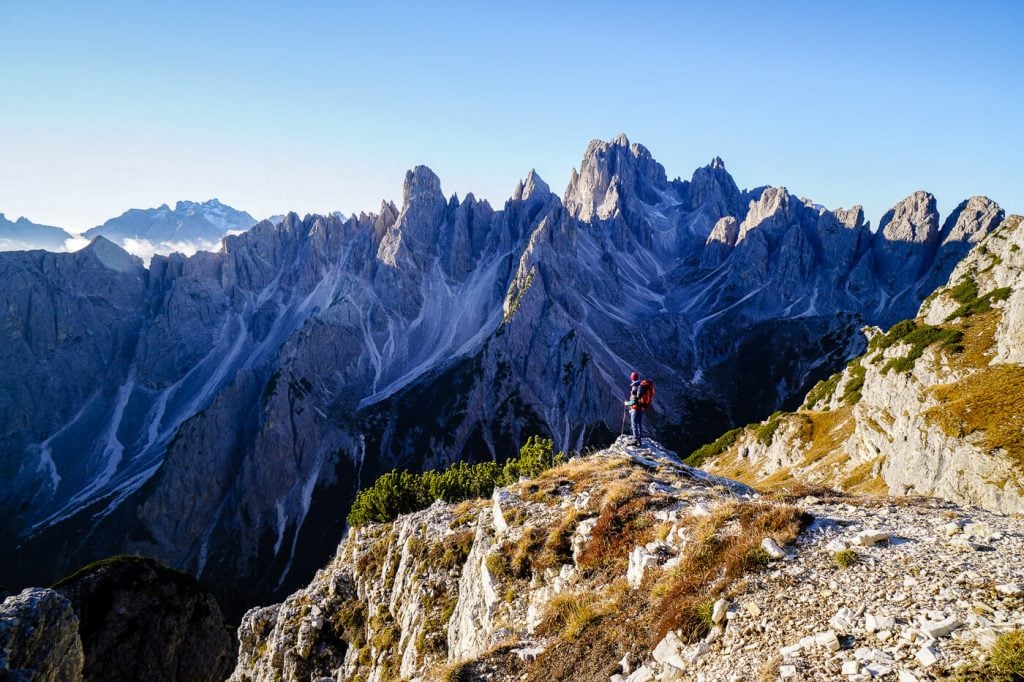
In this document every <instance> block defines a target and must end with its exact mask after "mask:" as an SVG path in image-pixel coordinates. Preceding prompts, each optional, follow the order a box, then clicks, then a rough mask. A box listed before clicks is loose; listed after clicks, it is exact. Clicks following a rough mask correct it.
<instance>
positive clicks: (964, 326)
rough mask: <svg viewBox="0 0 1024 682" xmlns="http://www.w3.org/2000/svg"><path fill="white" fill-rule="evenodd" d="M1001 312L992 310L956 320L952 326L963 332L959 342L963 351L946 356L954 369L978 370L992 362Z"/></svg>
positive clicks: (995, 309) (996, 309)
mask: <svg viewBox="0 0 1024 682" xmlns="http://www.w3.org/2000/svg"><path fill="white" fill-rule="evenodd" d="M1002 316H1003V312H1002V310H999V309H998V308H994V309H992V310H989V311H987V312H984V313H978V314H976V315H971V316H970V317H964V318H958V319H957V320H955V323H954V326H955V327H956V328H957V329H959V330H960V331H962V332H963V335H964V338H963V340H962V341H961V342H960V345H961V346H963V351H961V352H960V353H954V354H947V357H948V358H949V361H950V362H951V363H952V364H953V365H954V366H956V367H969V368H975V369H980V368H982V367H987V366H988V363H989V362H990V361H991V360H992V352H991V351H992V345H993V344H994V343H995V336H996V327H997V326H998V325H999V320H1000V319H1001V318H1002Z"/></svg>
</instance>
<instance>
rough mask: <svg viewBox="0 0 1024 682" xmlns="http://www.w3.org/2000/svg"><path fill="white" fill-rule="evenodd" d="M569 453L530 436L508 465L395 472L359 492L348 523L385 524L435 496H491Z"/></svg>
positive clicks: (448, 499) (449, 499)
mask: <svg viewBox="0 0 1024 682" xmlns="http://www.w3.org/2000/svg"><path fill="white" fill-rule="evenodd" d="M564 459H565V456H564V454H562V453H559V454H557V455H556V454H555V453H554V443H553V442H552V441H551V440H550V439H543V438H540V437H536V436H535V437H533V438H530V439H529V440H528V441H527V442H526V444H525V445H523V447H522V448H521V449H520V450H519V456H518V457H514V458H512V459H510V460H508V461H507V462H505V463H504V464H498V463H497V462H481V463H479V464H467V463H465V462H459V463H458V464H455V465H453V466H451V467H449V468H447V469H445V470H443V471H425V472H423V473H421V474H416V473H412V472H410V471H405V470H403V471H398V470H395V471H390V472H388V473H386V474H384V475H383V476H381V477H380V478H378V479H377V481H376V482H375V483H374V484H373V485H372V486H370V487H369V488H364V489H363V490H361V491H359V493H358V494H357V495H356V499H355V501H354V502H353V503H352V510H351V511H350V512H349V515H348V523H349V525H350V526H352V527H356V526H362V525H365V524H367V523H386V522H388V521H393V520H394V519H396V518H397V517H398V516H399V515H401V514H408V513H411V512H414V511H419V510H420V509H426V508H427V507H429V506H430V505H431V504H433V503H434V502H435V501H436V500H444V501H445V502H459V501H462V500H468V499H473V498H480V497H488V496H489V495H490V494H491V493H493V492H494V489H495V488H498V487H501V486H505V485H509V484H511V483H515V482H516V481H518V480H519V477H520V476H526V477H532V476H537V475H539V474H540V473H542V472H543V471H545V470H546V469H550V468H551V467H553V466H555V465H557V464H560V463H561V462H563V461H564Z"/></svg>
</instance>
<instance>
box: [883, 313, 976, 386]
mask: <svg viewBox="0 0 1024 682" xmlns="http://www.w3.org/2000/svg"><path fill="white" fill-rule="evenodd" d="M962 340H963V332H961V331H960V330H957V329H947V328H944V327H936V326H932V325H928V324H918V323H917V322H915V321H914V320H903V321H902V322H897V323H896V324H894V325H893V326H892V328H891V329H889V331H888V332H886V333H885V334H879V335H878V336H876V337H875V338H873V339H871V343H870V344H868V350H869V351H881V350H885V349H887V348H891V347H892V346H895V345H896V344H905V345H907V346H909V347H910V348H909V350H908V351H907V353H906V354H905V355H903V356H901V357H895V358H889V359H888V360H886V362H885V364H884V365H883V366H882V374H888V373H889V372H890V371H895V372H897V373H903V372H909V371H910V370H912V369H914V365H915V364H916V363H917V361H918V359H919V358H920V357H921V356H922V355H924V351H925V349H926V348H928V347H929V346H931V345H932V344H936V343H938V344H941V346H942V348H944V349H945V350H948V351H949V352H952V353H960V352H962V351H963V346H962V345H961V341H962ZM883 359H884V356H883V355H882V354H881V353H879V354H878V355H876V356H875V357H874V359H872V361H871V362H872V363H875V364H877V363H878V362H880V361H881V360H883Z"/></svg>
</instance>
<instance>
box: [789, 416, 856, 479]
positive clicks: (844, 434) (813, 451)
mask: <svg viewBox="0 0 1024 682" xmlns="http://www.w3.org/2000/svg"><path fill="white" fill-rule="evenodd" d="M801 414H802V416H804V417H805V418H806V419H807V420H808V421H809V422H810V428H809V433H808V436H807V437H806V438H805V439H804V442H809V443H810V444H811V446H810V448H808V450H807V452H806V453H805V454H804V466H809V465H811V464H813V463H815V462H818V461H819V460H821V459H822V458H824V457H826V456H828V455H831V454H832V453H834V452H836V451H837V450H842V447H843V443H845V442H846V441H847V440H848V439H849V438H850V436H851V435H852V434H853V427H854V420H853V408H852V407H849V406H844V407H839V408H837V409H835V410H829V411H828V412H804V413H801Z"/></svg>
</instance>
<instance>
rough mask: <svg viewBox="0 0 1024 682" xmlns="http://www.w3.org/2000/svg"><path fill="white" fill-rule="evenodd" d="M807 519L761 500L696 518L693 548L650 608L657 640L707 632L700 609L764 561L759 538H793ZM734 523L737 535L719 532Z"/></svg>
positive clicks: (785, 541)
mask: <svg viewBox="0 0 1024 682" xmlns="http://www.w3.org/2000/svg"><path fill="white" fill-rule="evenodd" d="M807 523H809V517H808V516H807V515H806V514H805V513H804V512H803V511H801V510H800V509H799V508H797V507H794V506H791V505H774V504H768V503H764V502H736V503H731V504H725V505H722V506H720V507H719V508H717V509H716V510H714V512H713V513H712V514H710V515H708V516H706V517H698V520H696V521H695V523H694V526H693V527H692V528H691V529H690V531H691V536H690V537H691V540H692V544H691V547H690V548H689V551H688V552H687V553H686V555H685V556H684V558H683V561H682V562H681V563H680V564H678V565H677V566H676V568H675V569H674V570H673V571H672V573H671V574H670V575H668V576H666V578H665V579H666V581H667V585H663V586H662V588H661V589H662V591H663V592H664V596H663V597H662V598H661V600H660V603H659V604H658V606H657V607H656V609H655V612H656V613H657V614H659V617H658V621H657V623H656V628H655V632H656V637H655V639H654V641H659V640H660V639H661V638H662V637H664V636H665V634H666V633H668V631H669V630H679V631H681V636H682V637H683V638H684V639H685V640H687V641H695V640H696V639H698V638H700V637H702V636H703V635H704V634H705V633H707V631H708V629H709V628H710V623H709V622H708V621H707V620H706V619H705V609H706V607H707V604H708V603H709V602H713V601H714V600H715V599H716V598H717V597H718V596H719V595H721V594H722V593H723V592H724V591H725V590H726V588H727V587H728V586H729V585H730V584H732V583H734V582H735V581H737V580H738V579H739V578H741V577H742V576H743V575H745V574H747V573H749V572H751V571H753V570H755V569H757V568H758V567H759V566H761V565H763V564H764V563H765V560H766V557H765V555H764V552H763V550H762V549H761V540H762V539H763V538H765V537H771V538H773V539H774V540H775V541H776V542H778V543H779V544H780V545H785V544H788V543H790V542H792V541H793V540H795V539H796V536H797V535H798V534H799V533H800V530H801V529H802V528H804V527H805V526H806V525H807ZM733 524H735V525H738V529H737V530H738V532H735V533H726V532H723V530H724V529H725V528H726V527H729V526H731V525H733Z"/></svg>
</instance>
